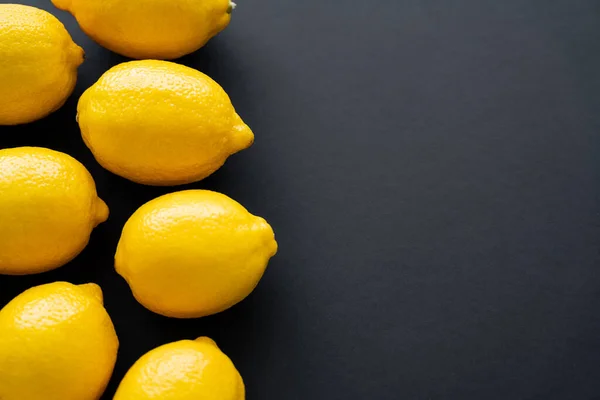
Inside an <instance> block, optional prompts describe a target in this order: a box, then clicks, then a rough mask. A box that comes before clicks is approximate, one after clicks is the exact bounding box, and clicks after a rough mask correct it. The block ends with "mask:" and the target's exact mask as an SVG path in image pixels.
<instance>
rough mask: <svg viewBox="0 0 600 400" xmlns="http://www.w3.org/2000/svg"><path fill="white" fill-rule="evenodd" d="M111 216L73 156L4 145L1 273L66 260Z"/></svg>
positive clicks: (17, 272) (1, 161) (45, 268)
mask: <svg viewBox="0 0 600 400" xmlns="http://www.w3.org/2000/svg"><path fill="white" fill-rule="evenodd" d="M107 218H108V207H107V206H106V204H105V203H104V202H103V201H102V200H101V199H100V198H99V197H98V196H97V194H96V186H95V184H94V180H93V178H92V176H91V175H90V173H89V172H88V171H87V169H85V167H84V166H83V165H82V164H80V163H79V162H78V161H77V160H75V159H74V158H72V157H71V156H69V155H67V154H64V153H60V152H58V151H54V150H49V149H44V148H39V147H18V148H11V149H4V150H0V273H1V274H9V275H23V274H33V273H38V272H44V271H48V270H51V269H54V268H58V267H60V266H62V265H64V264H66V263H67V262H68V261H70V260H71V259H73V258H74V257H75V256H76V255H77V254H79V253H80V252H81V251H82V250H83V249H84V248H85V246H86V245H87V243H88V241H89V238H90V234H91V232H92V229H93V228H94V227H95V226H96V225H98V224H99V223H101V222H103V221H105V220H106V219H107ZM0 398H1V397H0ZM3 400H4V399H3Z"/></svg>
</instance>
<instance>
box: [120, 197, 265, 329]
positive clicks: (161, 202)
mask: <svg viewBox="0 0 600 400" xmlns="http://www.w3.org/2000/svg"><path fill="white" fill-rule="evenodd" d="M276 252H277V242H275V237H274V234H273V230H272V229H271V227H270V226H269V224H268V223H267V222H266V221H265V220H264V219H263V218H260V217H256V216H254V215H252V214H250V213H249V212H248V211H247V210H246V209H245V208H244V207H242V206H241V205H240V204H239V203H237V202H235V201H234V200H232V199H230V198H229V197H227V196H225V195H223V194H220V193H216V192H211V191H208V190H187V191H182V192H176V193H171V194H167V195H164V196H161V197H159V198H157V199H154V200H152V201H150V202H148V203H146V204H145V205H143V206H142V207H140V208H139V209H138V210H137V211H136V212H135V213H134V214H133V215H132V216H131V218H130V219H129V220H128V221H127V223H126V224H125V227H124V228H123V233H122V235H121V239H120V241H119V245H118V247H117V254H116V256H115V267H116V269H117V272H118V273H119V274H120V275H121V276H123V277H124V278H125V280H126V281H127V282H128V283H129V286H130V287H131V290H132V291H133V295H134V296H135V298H136V299H137V300H138V301H139V302H140V303H141V304H142V305H144V306H145V307H146V308H148V309H149V310H151V311H154V312H156V313H159V314H162V315H165V316H168V317H177V318H196V317H202V316H205V315H210V314H214V313H217V312H220V311H223V310H225V309H227V308H229V307H231V306H233V305H234V304H236V303H238V302H239V301H241V300H243V299H244V298H245V297H246V296H248V294H250V292H252V290H253V289H254V288H255V287H256V285H257V284H258V281H259V280H260V278H261V277H262V275H263V273H264V271H265V269H266V267H267V263H268V262H269V259H270V258H271V257H272V256H274V255H275V253H276Z"/></svg>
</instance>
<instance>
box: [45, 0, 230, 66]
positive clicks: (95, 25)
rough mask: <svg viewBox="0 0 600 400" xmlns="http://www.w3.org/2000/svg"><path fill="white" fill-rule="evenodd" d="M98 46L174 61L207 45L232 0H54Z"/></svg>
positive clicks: (225, 20)
mask: <svg viewBox="0 0 600 400" xmlns="http://www.w3.org/2000/svg"><path fill="white" fill-rule="evenodd" d="M52 2H53V3H54V5H55V6H56V7H58V8H60V9H63V10H67V11H69V12H70V13H71V14H73V15H74V16H75V18H76V19H77V22H78V23H79V26H80V27H81V29H82V30H83V31H84V32H85V33H87V34H88V35H89V36H90V37H91V38H92V39H94V40H95V41H96V42H98V43H99V44H100V45H102V46H104V47H106V48H107V49H109V50H112V51H114V52H116V53H119V54H122V55H124V56H127V57H131V58H140V59H141V58H152V59H173V58H178V57H181V56H183V55H185V54H188V53H191V52H193V51H196V50H198V49H199V48H200V47H202V46H204V45H205V44H206V42H208V41H209V40H210V38H212V37H213V36H215V35H216V34H217V33H219V32H221V31H222V30H223V29H225V27H227V25H229V21H230V20H231V11H232V10H233V8H234V6H235V4H234V3H232V2H231V1H230V0H52Z"/></svg>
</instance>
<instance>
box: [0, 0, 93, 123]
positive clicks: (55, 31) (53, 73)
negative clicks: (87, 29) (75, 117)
mask: <svg viewBox="0 0 600 400" xmlns="http://www.w3.org/2000/svg"><path fill="white" fill-rule="evenodd" d="M82 62H83V50H82V49H81V47H79V46H77V45H76V44H75V43H73V40H72V39H71V36H69V33H68V32H67V30H66V29H65V27H64V26H63V24H62V23H61V22H60V21H59V20H58V19H56V18H55V17H54V16H53V15H51V14H49V13H47V12H46V11H44V10H40V9H38V8H35V7H29V6H24V5H19V4H0V125H16V124H24V123H27V122H32V121H35V120H37V119H40V118H42V117H45V116H46V115H48V114H50V113H51V112H53V111H56V110H57V109H59V108H60V107H61V106H62V105H63V104H64V102H65V101H66V100H67V98H68V97H69V95H70V94H71V92H72V91H73V88H74V87H75V82H76V81H77V67H79V65H81V63H82Z"/></svg>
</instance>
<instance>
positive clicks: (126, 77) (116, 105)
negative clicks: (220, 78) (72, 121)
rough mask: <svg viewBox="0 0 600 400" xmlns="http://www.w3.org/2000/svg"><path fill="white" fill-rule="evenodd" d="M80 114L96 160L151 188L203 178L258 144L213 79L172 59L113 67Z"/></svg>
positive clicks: (89, 93)
mask: <svg viewBox="0 0 600 400" xmlns="http://www.w3.org/2000/svg"><path fill="white" fill-rule="evenodd" d="M77 109H78V121H79V126H80V127H81V134H82V136H83V139H84V141H85V143H86V145H87V146H88V147H89V148H90V150H91V151H92V153H93V154H94V157H96V160H98V162H99V163H100V164H101V165H102V166H103V167H104V168H106V169H108V170H109V171H111V172H113V173H115V174H117V175H120V176H122V177H124V178H127V179H129V180H132V181H134V182H138V183H142V184H147V185H177V184H183V183H190V182H194V181H198V180H200V179H203V178H205V177H207V176H208V175H210V174H212V173H213V172H215V171H216V170H217V169H219V168H220V167H221V165H223V163H224V162H225V160H226V159H227V157H229V156H230V155H231V154H233V153H236V152H238V151H240V150H243V149H245V148H247V147H248V146H250V145H251V144H252V142H253V140H254V134H253V133H252V131H251V130H250V128H248V126H247V125H246V124H245V123H244V122H243V121H242V120H241V118H240V117H239V116H238V114H237V113H236V112H235V110H234V108H233V106H232V105H231V101H230V100H229V97H228V96H227V94H226V93H225V91H224V90H223V89H222V88H221V87H220V86H219V85H218V84H217V83H216V82H215V81H213V80H212V79H210V78H209V77H208V76H206V75H204V74H203V73H201V72H200V71H196V70H195V69H192V68H188V67H185V66H183V65H179V64H175V63H172V62H167V61H152V60H148V61H132V62H128V63H124V64H120V65H118V66H116V67H114V68H112V69H110V70H109V71H108V72H106V73H105V74H104V75H103V76H102V77H101V78H100V80H99V81H98V82H97V83H96V84H94V85H93V86H92V87H91V88H89V89H88V90H87V91H86V92H85V93H84V94H83V96H81V99H80V100H79V105H78V108H77Z"/></svg>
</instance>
